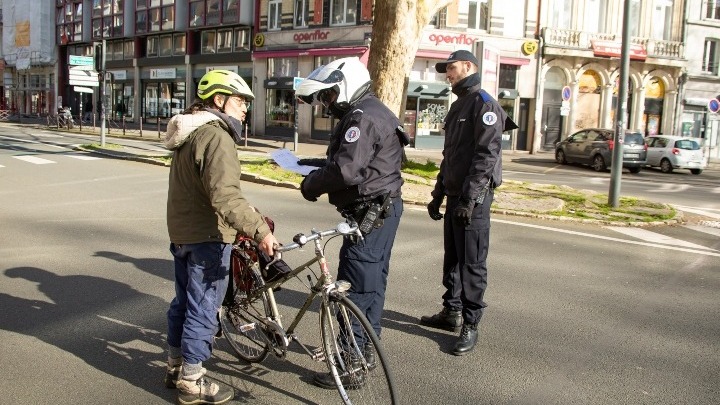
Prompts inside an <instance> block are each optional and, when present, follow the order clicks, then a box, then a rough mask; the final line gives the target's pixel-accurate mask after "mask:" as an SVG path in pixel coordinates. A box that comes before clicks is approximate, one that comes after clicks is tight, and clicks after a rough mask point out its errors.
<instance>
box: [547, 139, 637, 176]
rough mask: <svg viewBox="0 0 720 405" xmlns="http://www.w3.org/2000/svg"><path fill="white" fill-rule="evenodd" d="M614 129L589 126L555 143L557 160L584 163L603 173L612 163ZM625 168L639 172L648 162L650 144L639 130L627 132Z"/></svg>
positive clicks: (564, 162)
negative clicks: (646, 143) (648, 145)
mask: <svg viewBox="0 0 720 405" xmlns="http://www.w3.org/2000/svg"><path fill="white" fill-rule="evenodd" d="M614 137H615V132H614V130H612V129H601V128H588V129H583V130H582V131H578V132H576V133H574V134H572V135H570V136H568V137H567V138H566V139H564V140H562V141H560V142H558V143H557V144H555V160H556V161H557V162H558V163H560V164H563V165H564V164H567V163H582V164H587V165H591V166H592V168H593V169H595V171H598V172H602V171H605V170H607V168H608V167H609V166H610V165H611V163H612V151H613V148H614V147H615V141H614V140H613V139H614ZM623 144H624V146H623V167H624V168H626V169H628V170H630V173H639V172H640V169H641V168H642V167H643V166H644V165H645V159H646V156H647V145H645V139H644V138H643V136H642V134H641V133H640V132H636V131H625V137H624V142H623Z"/></svg>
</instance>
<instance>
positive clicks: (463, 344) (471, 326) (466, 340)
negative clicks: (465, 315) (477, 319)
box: [452, 323, 478, 356]
mask: <svg viewBox="0 0 720 405" xmlns="http://www.w3.org/2000/svg"><path fill="white" fill-rule="evenodd" d="M477 338H478V331H477V324H476V323H466V324H464V325H463V326H462V331H460V338H459V339H458V341H457V343H455V347H454V348H453V351H452V354H454V355H456V356H462V355H463V354H467V353H468V352H470V351H471V350H472V349H473V348H474V347H475V344H476V343H477Z"/></svg>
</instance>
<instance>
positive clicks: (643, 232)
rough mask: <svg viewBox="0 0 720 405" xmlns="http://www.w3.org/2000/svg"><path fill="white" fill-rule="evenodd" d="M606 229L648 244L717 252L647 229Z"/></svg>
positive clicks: (612, 227)
mask: <svg viewBox="0 0 720 405" xmlns="http://www.w3.org/2000/svg"><path fill="white" fill-rule="evenodd" d="M605 228H607V229H610V230H613V231H615V232H619V233H621V234H623V235H627V236H632V237H633V238H637V239H640V240H644V241H646V242H651V243H662V244H665V245H672V246H684V247H687V248H691V249H708V250H715V249H713V248H709V247H705V246H702V245H698V244H696V243H692V242H688V241H684V240H680V239H675V238H671V237H669V236H666V235H663V234H660V233H657V232H652V231H648V230H647V229H643V228H630V227H625V226H606V227H605Z"/></svg>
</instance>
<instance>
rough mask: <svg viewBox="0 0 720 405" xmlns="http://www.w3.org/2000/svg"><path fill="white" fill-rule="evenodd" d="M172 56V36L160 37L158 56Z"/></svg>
mask: <svg viewBox="0 0 720 405" xmlns="http://www.w3.org/2000/svg"><path fill="white" fill-rule="evenodd" d="M172 54H173V37H172V35H161V36H160V56H172Z"/></svg>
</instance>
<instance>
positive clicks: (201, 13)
mask: <svg viewBox="0 0 720 405" xmlns="http://www.w3.org/2000/svg"><path fill="white" fill-rule="evenodd" d="M189 15H190V26H191V27H201V26H203V25H205V1H204V0H202V1H192V2H190V13H189Z"/></svg>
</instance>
